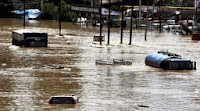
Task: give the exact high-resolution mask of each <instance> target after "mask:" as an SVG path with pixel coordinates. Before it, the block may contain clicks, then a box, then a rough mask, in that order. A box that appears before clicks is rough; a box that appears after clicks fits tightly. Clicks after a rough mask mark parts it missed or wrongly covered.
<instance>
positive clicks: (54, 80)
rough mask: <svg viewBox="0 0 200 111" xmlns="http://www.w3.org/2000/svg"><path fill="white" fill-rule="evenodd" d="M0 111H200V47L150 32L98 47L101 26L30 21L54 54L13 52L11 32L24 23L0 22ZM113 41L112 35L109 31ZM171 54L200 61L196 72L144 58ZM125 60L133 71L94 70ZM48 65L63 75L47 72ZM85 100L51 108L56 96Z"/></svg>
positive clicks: (117, 68) (47, 50)
mask: <svg viewBox="0 0 200 111" xmlns="http://www.w3.org/2000/svg"><path fill="white" fill-rule="evenodd" d="M0 26H1V27H0V51H1V53H0V76H1V78H0V86H1V87H0V109H1V110H4V111H6V110H7V111H10V110H19V111H21V110H25V111H27V110H48V111H49V110H59V111H62V110H63V111H64V110H69V111H141V110H142V111H189V110H190V111H198V110H200V105H199V104H200V73H199V72H200V71H199V67H200V64H199V63H200V58H199V55H200V42H199V41H192V40H191V37H190V36H181V35H177V34H174V33H168V32H163V33H158V32H157V31H149V32H148V36H147V41H144V31H143V30H133V32H134V33H133V40H132V41H133V43H132V45H128V43H129V30H128V29H126V30H125V31H124V40H123V44H120V29H112V32H111V41H110V43H111V45H109V46H108V45H106V42H104V43H103V45H102V46H99V45H98V44H92V42H93V36H94V35H99V34H98V32H99V29H98V27H85V26H78V25H72V23H66V22H63V30H62V34H63V35H64V36H59V35H58V29H57V27H58V23H57V21H48V20H46V21H45V20H43V21H42V20H30V21H28V22H27V26H28V27H27V28H28V29H30V30H36V31H41V32H46V33H48V35H49V47H48V48H25V47H17V46H12V44H11V42H12V39H11V34H12V30H16V29H21V28H23V20H22V19H0ZM103 31H104V33H103V35H105V37H106V41H107V32H106V31H107V29H106V28H104V29H103ZM160 50H168V51H170V52H173V53H177V54H179V55H182V57H183V58H187V59H191V60H192V61H196V62H197V70H196V71H195V70H191V71H190V70H189V71H185V70H184V71H169V70H163V69H158V68H153V67H149V66H146V65H145V63H144V60H145V57H146V56H147V55H148V54H150V53H154V52H157V51H160ZM112 59H125V60H130V61H132V65H128V66H124V65H123V66H120V65H119V66H109V65H108V66H105V65H95V60H112ZM48 65H55V66H56V65H57V66H62V67H64V68H62V69H50V68H46V69H40V68H38V69H37V68H35V67H40V66H41V67H42V66H48ZM72 94H74V95H76V96H79V103H78V104H77V105H49V104H48V99H49V98H50V96H57V95H72Z"/></svg>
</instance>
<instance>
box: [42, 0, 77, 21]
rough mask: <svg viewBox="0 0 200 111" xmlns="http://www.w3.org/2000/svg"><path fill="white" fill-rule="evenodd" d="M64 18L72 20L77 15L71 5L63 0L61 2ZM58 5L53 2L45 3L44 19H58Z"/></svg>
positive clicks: (64, 19)
mask: <svg viewBox="0 0 200 111" xmlns="http://www.w3.org/2000/svg"><path fill="white" fill-rule="evenodd" d="M61 9H62V18H61V20H63V21H72V18H73V17H74V18H77V15H76V14H75V13H74V12H72V11H71V10H70V5H69V4H67V3H66V2H65V1H63V0H62V2H61ZM58 11H59V10H58V6H57V5H56V4H54V3H53V2H52V3H45V4H44V5H43V16H42V18H44V19H54V20H57V19H58V14H59V12H58Z"/></svg>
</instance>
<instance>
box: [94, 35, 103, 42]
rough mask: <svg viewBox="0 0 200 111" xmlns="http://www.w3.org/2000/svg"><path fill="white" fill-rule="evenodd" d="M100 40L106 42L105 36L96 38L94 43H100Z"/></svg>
mask: <svg viewBox="0 0 200 111" xmlns="http://www.w3.org/2000/svg"><path fill="white" fill-rule="evenodd" d="M100 39H101V41H105V36H101V37H100V36H94V38H93V41H96V42H100Z"/></svg>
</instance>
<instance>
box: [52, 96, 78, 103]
mask: <svg viewBox="0 0 200 111" xmlns="http://www.w3.org/2000/svg"><path fill="white" fill-rule="evenodd" d="M77 103H78V97H76V96H74V95H72V96H51V97H50V98H49V104H77Z"/></svg>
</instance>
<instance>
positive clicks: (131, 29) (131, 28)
mask: <svg viewBox="0 0 200 111" xmlns="http://www.w3.org/2000/svg"><path fill="white" fill-rule="evenodd" d="M132 31H133V0H131V27H130V42H129V45H131V43H132Z"/></svg>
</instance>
